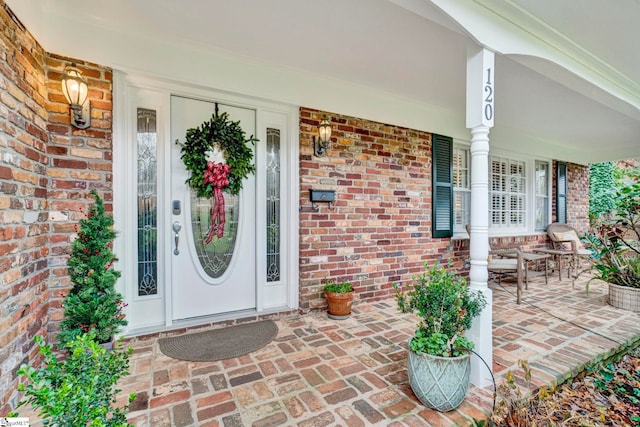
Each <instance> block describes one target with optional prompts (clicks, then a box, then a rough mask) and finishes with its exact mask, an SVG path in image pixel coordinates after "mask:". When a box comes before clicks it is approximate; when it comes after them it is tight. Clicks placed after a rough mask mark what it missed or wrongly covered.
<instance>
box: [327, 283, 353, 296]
mask: <svg viewBox="0 0 640 427" xmlns="http://www.w3.org/2000/svg"><path fill="white" fill-rule="evenodd" d="M324 291H325V292H335V293H339V294H346V293H347V292H351V291H353V289H352V288H351V283H349V282H342V283H340V284H338V283H336V282H329V283H327V284H326V285H324Z"/></svg>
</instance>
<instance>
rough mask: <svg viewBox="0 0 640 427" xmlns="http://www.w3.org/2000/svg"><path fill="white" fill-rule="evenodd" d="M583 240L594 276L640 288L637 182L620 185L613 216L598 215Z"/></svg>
mask: <svg viewBox="0 0 640 427" xmlns="http://www.w3.org/2000/svg"><path fill="white" fill-rule="evenodd" d="M583 240H584V242H585V244H586V246H587V247H588V248H589V249H590V250H591V258H592V259H593V260H594V262H593V264H592V266H591V270H592V271H594V278H596V279H600V280H603V281H605V282H608V283H613V284H614V285H619V286H629V287H634V288H640V182H638V181H629V182H627V183H625V184H624V185H622V186H621V187H620V189H619V190H618V191H617V193H616V211H615V217H613V218H611V219H608V218H599V219H597V220H596V223H595V225H594V227H593V230H592V231H591V232H589V233H586V234H585V237H584V239H583Z"/></svg>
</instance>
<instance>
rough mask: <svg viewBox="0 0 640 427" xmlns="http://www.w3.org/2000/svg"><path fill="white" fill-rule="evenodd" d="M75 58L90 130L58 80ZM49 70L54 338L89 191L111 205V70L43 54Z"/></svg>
mask: <svg viewBox="0 0 640 427" xmlns="http://www.w3.org/2000/svg"><path fill="white" fill-rule="evenodd" d="M71 63H75V64H76V67H77V68H78V69H80V71H82V76H83V77H84V79H85V80H86V81H87V84H88V86H89V100H90V102H91V126H89V127H88V128H87V129H76V128H75V127H73V126H71V124H70V120H71V116H70V114H69V104H67V102H66V99H65V97H64V95H63V93H62V87H61V85H60V82H61V79H62V75H63V72H64V69H65V67H66V66H67V65H70V64H71ZM45 70H46V76H47V103H46V107H47V110H48V112H49V123H48V125H47V130H48V132H49V143H48V145H47V154H48V156H49V167H48V168H47V178H48V181H49V190H48V201H49V222H50V226H51V231H50V232H51V234H50V248H51V253H50V256H49V266H50V267H51V279H50V281H49V301H50V303H49V304H50V313H49V325H48V331H49V332H50V335H51V337H52V338H53V333H54V332H55V331H57V330H58V323H59V322H60V321H61V320H62V315H63V312H62V309H61V307H62V302H63V300H64V295H65V294H66V291H67V290H68V289H69V286H70V282H69V276H68V275H67V268H66V262H67V259H68V258H69V250H70V243H71V241H72V239H73V238H74V237H75V225H76V224H77V223H78V220H79V219H81V218H83V217H84V212H86V211H87V209H88V207H89V206H90V204H91V202H92V200H93V199H92V198H91V196H90V194H89V192H90V191H91V190H94V189H95V190H97V191H98V193H99V194H100V196H101V197H102V198H103V199H104V201H105V209H106V210H107V211H111V210H112V200H113V193H112V185H111V183H112V181H113V180H112V129H111V128H112V124H111V121H112V108H111V107H112V106H111V93H112V72H111V70H110V69H107V68H105V67H101V66H98V65H95V64H91V63H86V62H82V61H78V60H72V59H70V58H64V57H60V56H56V55H46V56H45Z"/></svg>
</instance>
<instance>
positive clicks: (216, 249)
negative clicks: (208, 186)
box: [191, 192, 240, 279]
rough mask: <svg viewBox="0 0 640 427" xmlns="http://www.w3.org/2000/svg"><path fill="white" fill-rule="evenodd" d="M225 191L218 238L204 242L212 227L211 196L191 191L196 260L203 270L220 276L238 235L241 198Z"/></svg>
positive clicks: (229, 258)
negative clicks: (222, 221) (223, 223)
mask: <svg viewBox="0 0 640 427" xmlns="http://www.w3.org/2000/svg"><path fill="white" fill-rule="evenodd" d="M223 194H224V206H225V208H224V210H225V227H224V235H223V236H222V237H221V238H218V237H214V238H213V239H212V240H211V241H210V242H209V243H206V238H207V235H208V234H209V230H210V229H211V211H212V209H213V199H205V198H202V197H196V196H195V194H194V192H191V227H192V231H193V241H194V244H195V248H196V254H197V255H198V261H199V262H200V266H201V267H202V269H203V270H204V272H205V273H206V274H207V275H208V276H209V277H211V278H214V279H215V278H218V277H221V276H222V275H223V274H224V273H225V271H227V269H228V268H229V265H230V264H231V259H232V257H233V251H234V249H235V246H236V238H237V236H238V218H239V214H240V198H239V197H238V196H234V195H232V194H230V193H226V192H225V193H223Z"/></svg>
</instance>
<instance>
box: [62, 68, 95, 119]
mask: <svg viewBox="0 0 640 427" xmlns="http://www.w3.org/2000/svg"><path fill="white" fill-rule="evenodd" d="M75 65H76V64H71V66H70V67H67V68H66V69H65V73H64V77H62V93H64V97H65V98H67V102H68V103H69V104H70V105H71V124H72V125H73V126H75V127H77V128H78V129H86V128H88V127H89V125H90V124H91V103H90V102H89V99H88V97H87V95H88V94H89V87H88V86H87V82H86V81H85V79H83V78H82V72H81V71H80V70H79V69H77V68H76V66H75Z"/></svg>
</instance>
